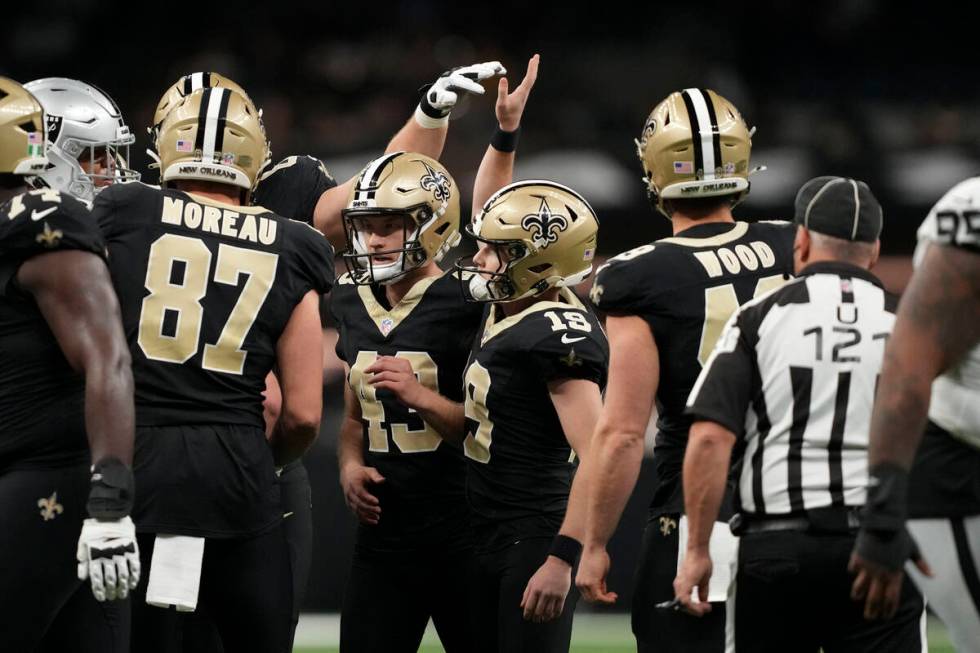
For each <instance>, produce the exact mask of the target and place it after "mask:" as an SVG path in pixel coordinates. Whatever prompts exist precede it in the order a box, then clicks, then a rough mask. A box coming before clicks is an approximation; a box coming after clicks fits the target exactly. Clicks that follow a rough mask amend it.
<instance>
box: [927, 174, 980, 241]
mask: <svg viewBox="0 0 980 653" xmlns="http://www.w3.org/2000/svg"><path fill="white" fill-rule="evenodd" d="M916 235H917V236H918V239H919V241H928V242H935V243H940V244H943V245H953V246H954V247H962V248H964V249H968V250H971V251H973V252H980V177H971V178H970V179H966V180H964V181H961V182H960V183H958V184H956V185H955V186H953V187H952V188H951V189H950V190H949V191H948V192H947V193H946V194H945V195H943V196H942V198H940V200H939V201H938V202H936V205H935V206H934V207H933V208H932V210H931V211H929V214H928V215H927V216H926V218H925V220H923V221H922V224H921V225H920V226H919V230H918V232H917V234H916Z"/></svg>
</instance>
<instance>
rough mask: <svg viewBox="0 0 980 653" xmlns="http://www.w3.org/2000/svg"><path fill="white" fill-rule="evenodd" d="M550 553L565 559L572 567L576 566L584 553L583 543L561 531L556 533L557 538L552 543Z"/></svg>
mask: <svg viewBox="0 0 980 653" xmlns="http://www.w3.org/2000/svg"><path fill="white" fill-rule="evenodd" d="M548 555H550V556H555V557H556V558H558V559H559V560H564V561H565V562H567V563H568V565H569V566H570V567H574V566H575V565H577V564H578V559H579V557H580V556H581V555H582V543H581V542H579V541H578V540H576V539H575V538H574V537H569V536H567V535H562V534H561V533H559V534H558V535H555V539H554V541H553V542H552V543H551V548H550V549H548Z"/></svg>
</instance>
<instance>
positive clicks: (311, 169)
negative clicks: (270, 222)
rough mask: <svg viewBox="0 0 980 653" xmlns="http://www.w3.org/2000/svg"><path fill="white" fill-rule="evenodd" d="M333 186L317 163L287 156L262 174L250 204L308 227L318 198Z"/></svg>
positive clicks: (311, 158) (330, 179)
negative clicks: (307, 224) (305, 224)
mask: <svg viewBox="0 0 980 653" xmlns="http://www.w3.org/2000/svg"><path fill="white" fill-rule="evenodd" d="M336 185H337V181H336V180H335V179H334V178H333V176H332V175H331V174H330V173H329V172H328V171H327V168H326V166H324V165H323V162H322V161H320V160H319V159H317V158H315V157H312V156H308V155H300V156H288V157H286V158H285V159H283V160H282V161H280V162H279V163H277V164H276V165H274V166H272V167H271V168H269V169H268V170H266V171H265V172H263V173H262V176H261V177H260V178H259V183H258V185H257V186H256V189H255V193H254V195H253V197H252V202H253V204H255V205H256V206H263V207H266V208H268V209H270V210H272V211H274V212H276V213H278V214H280V215H284V216H286V217H287V218H291V219H293V220H299V221H301V222H307V223H312V221H313V213H314V211H315V209H316V204H317V202H318V201H319V199H320V196H321V195H322V194H323V193H324V191H327V190H329V189H331V188H334V187H335V186H336Z"/></svg>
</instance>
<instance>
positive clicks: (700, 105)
mask: <svg viewBox="0 0 980 653" xmlns="http://www.w3.org/2000/svg"><path fill="white" fill-rule="evenodd" d="M682 96H683V97H684V105H685V106H686V107H687V113H688V116H689V117H690V120H691V139H692V141H693V143H692V145H693V148H694V168H695V170H700V171H701V172H702V177H701V178H702V179H714V178H715V168H717V167H718V166H719V165H721V159H720V154H721V143H720V140H719V136H718V121H717V118H715V117H714V108H713V107H712V106H711V97H710V96H709V95H708V94H707V93H705V92H703V91H702V90H701V89H697V88H686V89H684V91H683V93H682Z"/></svg>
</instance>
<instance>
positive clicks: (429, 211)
mask: <svg viewBox="0 0 980 653" xmlns="http://www.w3.org/2000/svg"><path fill="white" fill-rule="evenodd" d="M342 215H343V218H344V229H345V230H346V233H347V250H346V251H344V252H343V254H342V256H343V258H344V262H345V263H346V264H347V269H348V270H349V271H350V273H351V278H352V279H353V280H354V282H355V283H358V284H371V283H391V282H392V281H394V280H396V279H399V278H401V277H403V276H404V275H405V274H407V273H408V272H410V271H411V270H414V269H416V268H419V267H421V266H422V265H424V264H425V263H426V262H427V261H434V262H436V263H438V262H440V261H441V260H442V258H443V257H444V256H445V255H446V252H448V251H449V250H450V249H452V248H453V247H455V246H456V245H457V244H458V243H459V241H460V239H461V236H460V233H459V187H458V186H457V185H456V182H455V181H454V180H453V178H452V176H451V175H450V174H449V171H447V170H446V168H445V166H443V165H442V164H441V163H439V162H438V161H436V160H435V159H432V158H430V157H427V156H425V155H424V154H416V153H414V152H394V153H391V154H385V155H384V156H382V157H379V158H377V159H375V160H374V161H372V162H371V163H369V164H367V166H365V168H364V169H363V170H362V171H361V173H360V174H359V175H358V176H357V180H356V181H355V182H354V186H353V188H352V189H351V192H350V195H349V196H348V199H347V208H345V209H344V210H343V211H342ZM380 216H403V217H404V223H403V234H404V242H403V245H402V247H400V248H397V249H388V250H385V251H379V252H375V251H371V250H370V247H369V244H368V241H367V235H366V234H365V233H364V229H363V222H362V220H363V219H365V218H371V217H380ZM393 255H397V260H395V261H393V262H390V263H385V264H383V265H382V264H381V263H380V262H379V261H376V260H375V258H376V257H379V256H381V257H384V258H390V257H391V256H393Z"/></svg>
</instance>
